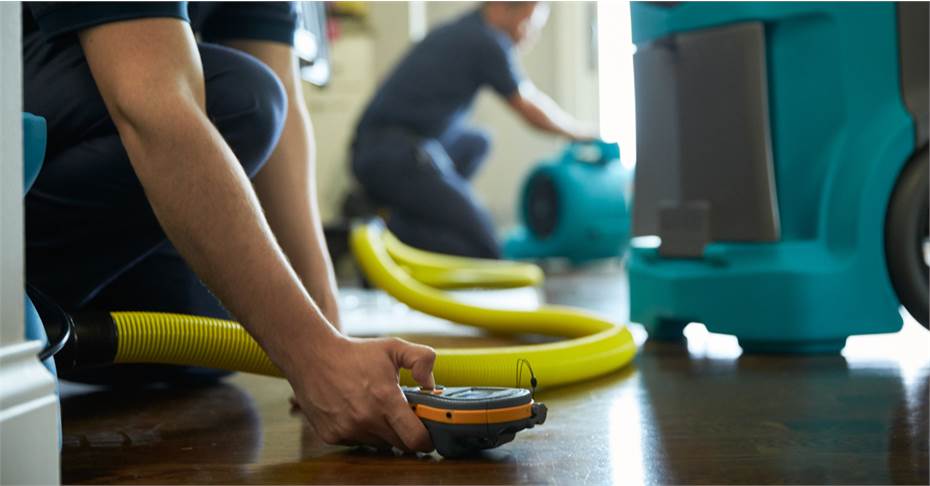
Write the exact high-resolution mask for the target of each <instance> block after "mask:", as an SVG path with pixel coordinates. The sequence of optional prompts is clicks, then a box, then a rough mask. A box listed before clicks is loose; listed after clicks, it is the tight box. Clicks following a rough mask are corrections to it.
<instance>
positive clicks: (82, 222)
mask: <svg viewBox="0 0 930 486" xmlns="http://www.w3.org/2000/svg"><path fill="white" fill-rule="evenodd" d="M199 50H200V57H201V60H202V63H203V71H204V77H205V82H206V108H207V114H208V115H209V117H210V119H211V120H212V121H213V123H214V124H215V126H216V127H217V129H218V130H219V131H220V133H221V134H222V135H223V138H225V139H226V141H227V143H228V144H229V145H230V147H231V148H232V150H233V152H234V153H235V154H236V156H237V157H238V159H239V161H240V162H241V164H242V166H243V168H244V169H245V171H246V173H248V175H249V176H250V177H253V176H254V175H255V174H257V173H258V171H259V170H260V169H261V167H262V166H263V164H264V163H265V161H266V160H267V159H268V157H269V155H270V154H271V151H272V150H273V149H274V147H275V145H276V144H277V140H278V137H279V136H280V133H281V129H282V127H283V124H284V120H285V116H286V115H285V113H286V111H285V106H286V95H285V93H284V91H283V88H282V86H281V84H280V82H279V81H278V79H277V78H276V77H275V75H274V74H273V73H272V72H271V71H270V69H269V68H268V67H267V66H265V65H264V64H262V63H261V62H260V61H258V60H257V59H255V58H253V57H251V56H249V55H247V54H245V53H243V52H240V51H237V50H233V49H229V48H226V47H222V46H218V45H212V44H200V45H199ZM23 61H24V73H23V74H24V110H25V111H28V112H31V113H34V114H36V115H39V116H42V117H45V119H46V121H47V125H48V148H47V151H46V155H45V162H44V166H43V168H42V171H41V172H40V174H39V177H38V179H37V180H36V183H35V185H34V186H33V188H32V190H31V191H30V192H29V194H28V195H27V197H26V199H25V211H26V215H25V226H26V275H27V280H28V282H29V283H30V284H32V285H34V286H36V287H37V288H39V289H40V290H42V291H43V292H44V293H46V294H47V295H49V296H50V297H51V298H52V299H54V300H55V301H56V302H58V303H59V304H60V305H62V307H63V308H65V309H66V310H68V311H81V310H106V311H116V310H148V311H163V312H180V313H191V314H198V315H207V316H213V317H220V318H228V314H227V312H226V311H225V309H224V308H223V307H222V305H220V303H219V302H218V301H217V299H216V298H215V297H214V296H213V295H212V294H211V293H210V292H209V291H208V290H207V289H206V287H204V285H203V284H202V283H201V282H200V281H199V279H198V278H197V276H196V275H195V274H194V273H193V272H192V271H191V270H190V268H189V267H188V266H187V264H186V263H185V262H184V261H183V260H182V259H181V258H180V257H179V255H178V254H177V252H176V251H175V250H174V248H173V247H172V246H171V244H170V243H169V242H168V240H167V239H166V237H165V234H164V232H163V231H162V229H161V227H160V225H159V223H158V221H157V220H156V218H155V216H154V214H153V212H152V209H151V207H150V206H149V203H148V201H147V199H146V197H145V193H144V191H143V189H142V186H141V184H140V182H139V180H138V178H137V177H136V174H135V172H134V171H133V169H132V166H131V165H130V162H129V159H128V157H127V155H126V151H125V149H124V148H123V145H122V142H121V141H120V138H119V135H118V134H117V132H116V128H115V126H114V124H113V121H112V120H111V119H110V116H109V115H108V113H107V110H106V107H105V106H104V104H103V100H102V98H101V96H100V93H99V92H98V90H97V87H96V85H95V84H94V80H93V78H92V77H91V73H90V70H89V68H88V66H87V63H86V60H85V59H84V56H83V53H82V51H81V49H80V47H79V46H78V45H76V44H74V45H72V46H70V47H65V48H62V46H60V45H58V46H52V45H50V44H48V43H46V42H44V41H43V40H42V38H41V37H40V36H39V34H36V35H32V36H27V38H25V39H24V40H23ZM175 163H177V164H178V165H180V166H182V167H183V166H185V165H192V164H198V163H201V161H199V160H177V161H176V162H175ZM141 370H142V371H139V370H137V372H138V373H143V374H144V373H146V372H147V371H146V370H150V367H149V368H144V369H141ZM161 372H162V371H159V373H161ZM139 378H141V379H142V380H144V379H145V377H139Z"/></svg>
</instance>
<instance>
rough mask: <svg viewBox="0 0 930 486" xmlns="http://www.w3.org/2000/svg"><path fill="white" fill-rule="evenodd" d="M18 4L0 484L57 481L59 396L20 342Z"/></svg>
mask: <svg viewBox="0 0 930 486" xmlns="http://www.w3.org/2000/svg"><path fill="white" fill-rule="evenodd" d="M20 28H21V19H20V5H19V2H6V3H0V484H54V483H57V482H58V481H59V475H58V470H59V468H58V425H57V424H58V422H57V420H58V418H57V417H58V401H57V397H56V396H55V386H54V383H55V382H54V379H53V378H52V376H51V375H50V374H49V372H48V371H47V370H46V369H45V367H43V366H42V364H41V363H39V360H38V359H37V358H36V353H37V352H38V351H39V350H40V349H41V345H40V343H38V342H36V341H31V342H24V340H23V333H24V327H23V205H22V195H23V191H22V184H23V153H22V141H23V132H22V115H21V113H22V96H23V92H22V70H21V66H22V61H21V54H20V36H21V32H20Z"/></svg>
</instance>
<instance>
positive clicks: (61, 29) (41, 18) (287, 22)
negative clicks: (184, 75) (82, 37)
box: [23, 2, 297, 45]
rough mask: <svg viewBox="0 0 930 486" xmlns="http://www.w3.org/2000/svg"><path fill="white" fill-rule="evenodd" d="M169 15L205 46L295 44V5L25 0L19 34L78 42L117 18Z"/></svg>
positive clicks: (279, 3)
mask: <svg viewBox="0 0 930 486" xmlns="http://www.w3.org/2000/svg"><path fill="white" fill-rule="evenodd" d="M147 17H171V18H177V19H181V20H184V21H186V22H189V23H190V24H191V27H192V28H193V30H194V31H195V32H198V33H199V34H200V36H201V39H203V40H204V41H206V42H218V41H222V40H228V39H254V40H267V41H275V42H282V43H285V44H289V45H293V42H294V32H295V31H296V30H297V7H296V5H295V4H294V2H190V3H188V2H73V3H72V2H24V3H23V36H26V35H29V34H32V33H33V32H35V31H40V32H41V33H42V35H43V36H44V37H45V38H46V39H47V40H48V41H50V42H77V38H76V37H75V36H74V34H75V33H76V32H78V31H80V30H82V29H86V28H89V27H93V26H95V25H101V24H105V23H108V22H116V21H119V20H130V19H138V18H147Z"/></svg>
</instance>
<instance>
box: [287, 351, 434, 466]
mask: <svg viewBox="0 0 930 486" xmlns="http://www.w3.org/2000/svg"><path fill="white" fill-rule="evenodd" d="M315 354H317V355H316V356H314V357H313V359H310V360H308V365H307V367H306V370H305V372H303V373H301V376H300V377H299V378H298V379H296V380H294V379H292V380H291V385H292V386H293V387H294V393H295V398H296V400H297V402H298V404H299V405H300V407H301V409H302V410H303V412H304V414H305V415H306V416H307V420H308V421H309V422H310V425H311V426H312V427H313V429H314V430H315V431H316V433H317V435H318V436H319V437H320V438H321V439H322V440H323V441H324V442H326V443H329V444H341V445H363V444H364V445H371V446H375V447H384V446H387V445H390V446H394V447H397V448H398V449H401V450H404V451H420V452H429V451H431V450H433V445H432V441H431V440H430V437H429V433H428V432H427V430H426V427H425V426H424V425H423V423H422V422H421V421H420V419H419V418H417V416H416V415H415V414H414V413H413V411H412V410H411V409H410V405H409V404H408V403H407V400H406V398H404V394H403V392H402V391H401V389H400V385H399V384H398V370H399V369H400V368H406V369H409V370H411V372H412V374H413V378H414V379H415V380H416V381H417V382H418V383H419V384H420V385H423V386H425V387H433V386H435V383H434V382H433V362H434V361H435V360H436V352H435V351H433V350H432V349H431V348H429V347H427V346H421V345H419V344H412V343H409V342H406V341H404V340H401V339H394V338H385V339H354V338H346V337H339V338H338V339H336V340H334V341H333V342H332V344H329V345H327V346H325V347H323V349H322V350H321V352H320V353H315Z"/></svg>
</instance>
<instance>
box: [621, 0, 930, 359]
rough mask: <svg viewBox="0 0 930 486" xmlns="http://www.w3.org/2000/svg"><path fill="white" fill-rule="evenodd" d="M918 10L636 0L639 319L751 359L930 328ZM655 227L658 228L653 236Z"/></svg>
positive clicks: (634, 268)
mask: <svg viewBox="0 0 930 486" xmlns="http://www.w3.org/2000/svg"><path fill="white" fill-rule="evenodd" d="M927 19H928V9H927V3H914V4H894V3H849V4H847V3H801V2H798V3H795V2H786V3H715V2H712V3H704V2H700V3H670V4H669V3H666V4H652V3H638V2H637V3H634V4H633V6H632V22H633V25H632V27H633V41H634V42H635V44H636V46H637V50H636V55H635V60H634V63H635V65H634V72H635V77H636V79H635V81H636V111H637V113H636V117H637V137H638V138H637V147H638V154H639V155H638V161H637V167H636V176H635V185H634V199H633V234H634V236H647V235H648V236H653V238H636V239H635V240H634V243H633V248H632V250H631V257H630V262H629V272H630V302H631V306H632V308H631V317H632V320H634V321H637V322H641V323H643V324H645V325H646V327H647V329H648V330H649V332H650V335H651V336H652V337H654V338H660V339H661V338H672V337H678V336H680V334H681V330H682V328H683V326H684V325H685V324H687V323H688V322H691V321H698V322H703V323H704V324H705V325H706V326H707V328H708V329H709V330H710V331H712V332H720V333H727V334H734V335H736V336H737V337H738V338H739V342H740V344H741V345H742V346H743V348H744V349H746V350H748V351H763V352H836V351H838V350H839V349H841V348H842V347H843V345H844V343H845V340H846V338H847V337H848V336H849V335H852V334H863V333H881V332H892V331H896V330H898V329H900V328H901V325H902V320H901V316H900V314H899V308H900V305H901V304H903V305H904V306H905V307H906V308H907V310H908V311H909V312H910V313H911V314H912V315H913V316H914V317H915V318H916V319H917V320H918V321H920V322H921V323H923V324H924V325H925V326H926V325H927V314H928V285H927V264H926V258H925V256H924V254H925V247H926V246H927V228H928V159H927V139H928V135H927V129H928V98H927V86H928V81H927V73H928V63H927V58H928V47H927V46H928V42H930V41H928V35H927ZM655 236H657V237H658V238H654V237H655Z"/></svg>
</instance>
